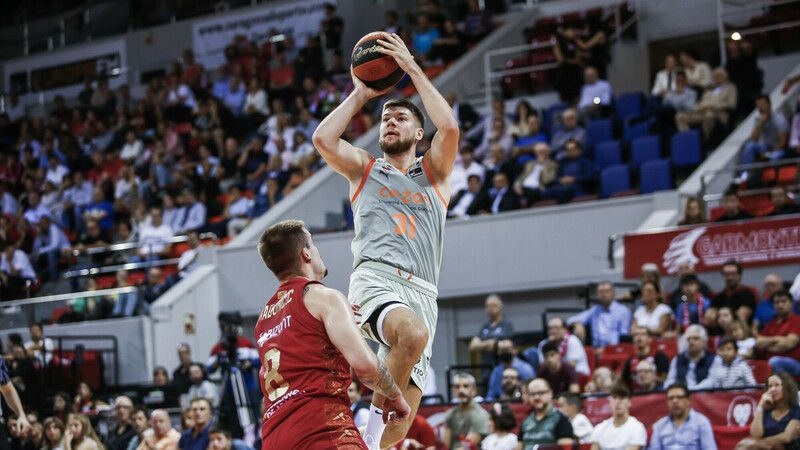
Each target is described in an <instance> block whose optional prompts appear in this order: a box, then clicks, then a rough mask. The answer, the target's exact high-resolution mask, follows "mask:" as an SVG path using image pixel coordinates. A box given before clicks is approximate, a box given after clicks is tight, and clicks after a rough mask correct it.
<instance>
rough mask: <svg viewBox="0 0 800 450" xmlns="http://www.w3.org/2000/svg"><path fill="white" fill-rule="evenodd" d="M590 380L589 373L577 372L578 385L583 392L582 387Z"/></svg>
mask: <svg viewBox="0 0 800 450" xmlns="http://www.w3.org/2000/svg"><path fill="white" fill-rule="evenodd" d="M590 381H592V377H591V376H590V375H586V374H583V373H579V374H578V386H580V388H581V392H583V388H584V387H586V385H587V384H588V383H589V382H590Z"/></svg>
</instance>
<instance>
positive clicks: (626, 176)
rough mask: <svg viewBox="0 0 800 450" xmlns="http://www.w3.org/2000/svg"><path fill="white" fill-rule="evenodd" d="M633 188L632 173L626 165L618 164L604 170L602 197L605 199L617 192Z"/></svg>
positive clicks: (602, 173) (601, 182)
mask: <svg viewBox="0 0 800 450" xmlns="http://www.w3.org/2000/svg"><path fill="white" fill-rule="evenodd" d="M630 188H631V177H630V171H629V170H628V166H627V165H626V164H618V165H616V166H611V167H607V168H605V169H603V171H602V172H601V173H600V195H601V196H602V197H603V198H607V197H610V196H612V195H613V194H614V193H615V192H621V191H627V190H630Z"/></svg>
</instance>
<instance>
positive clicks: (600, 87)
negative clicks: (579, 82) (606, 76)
mask: <svg viewBox="0 0 800 450" xmlns="http://www.w3.org/2000/svg"><path fill="white" fill-rule="evenodd" d="M583 80H584V85H583V87H582V88H581V97H580V100H578V116H579V117H580V121H581V123H583V124H584V125H585V124H588V123H589V122H591V121H592V120H593V119H597V118H600V117H604V116H605V115H607V114H608V112H609V108H610V107H611V100H612V94H611V85H610V84H609V83H608V81H606V80H601V79H600V78H599V76H598V74H597V69H595V68H594V67H591V66H589V67H587V68H586V69H585V70H584V72H583Z"/></svg>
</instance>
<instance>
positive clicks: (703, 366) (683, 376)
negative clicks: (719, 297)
mask: <svg viewBox="0 0 800 450" xmlns="http://www.w3.org/2000/svg"><path fill="white" fill-rule="evenodd" d="M684 338H685V339H686V351H684V352H681V353H680V354H678V356H676V357H675V358H673V359H672V362H670V364H669V373H668V374H667V380H666V381H665V383H664V384H666V385H667V386H671V385H672V384H674V383H676V382H679V383H685V384H686V386H688V387H689V389H696V388H697V386H698V385H699V384H700V383H702V382H703V380H705V379H706V378H707V377H708V376H709V374H710V373H712V372H714V371H715V370H717V367H719V366H720V364H722V358H720V357H718V356H716V355H714V354H713V353H711V352H710V351H708V334H706V329H705V328H703V327H702V326H701V325H697V324H694V325H689V327H688V328H687V329H686V332H685V333H684Z"/></svg>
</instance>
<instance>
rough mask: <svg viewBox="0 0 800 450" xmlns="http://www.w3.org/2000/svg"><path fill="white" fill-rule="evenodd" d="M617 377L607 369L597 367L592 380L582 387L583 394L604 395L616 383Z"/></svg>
mask: <svg viewBox="0 0 800 450" xmlns="http://www.w3.org/2000/svg"><path fill="white" fill-rule="evenodd" d="M617 379H618V377H617V375H616V374H615V373H613V372H612V371H611V369H609V368H608V367H603V366H601V367H598V368H596V369H594V373H592V379H591V381H589V382H588V383H586V386H584V387H583V392H587V393H590V392H591V393H606V392H611V388H612V387H613V386H614V384H615V383H617V381H618V380H617Z"/></svg>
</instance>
